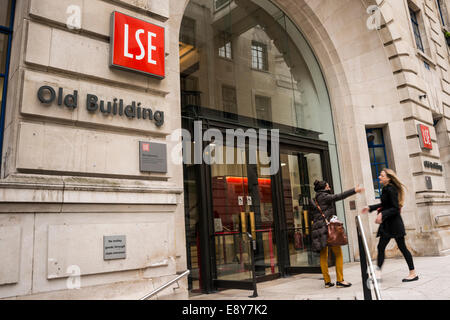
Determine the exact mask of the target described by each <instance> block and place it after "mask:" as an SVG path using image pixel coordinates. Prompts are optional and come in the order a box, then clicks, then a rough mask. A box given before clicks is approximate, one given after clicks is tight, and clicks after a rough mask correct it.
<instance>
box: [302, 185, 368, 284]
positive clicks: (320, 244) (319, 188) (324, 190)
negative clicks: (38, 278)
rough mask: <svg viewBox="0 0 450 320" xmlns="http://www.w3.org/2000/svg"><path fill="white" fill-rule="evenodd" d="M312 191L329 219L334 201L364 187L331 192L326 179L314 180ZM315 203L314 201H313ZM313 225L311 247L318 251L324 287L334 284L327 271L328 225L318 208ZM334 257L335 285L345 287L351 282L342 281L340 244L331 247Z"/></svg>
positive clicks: (333, 208) (342, 270)
mask: <svg viewBox="0 0 450 320" xmlns="http://www.w3.org/2000/svg"><path fill="white" fill-rule="evenodd" d="M314 191H316V198H315V201H316V202H317V204H318V205H319V206H320V208H321V211H322V212H323V215H325V218H326V219H327V220H328V221H329V220H330V219H331V218H332V217H333V216H335V215H336V206H335V202H336V201H339V200H343V199H345V198H347V197H350V196H352V195H354V194H355V193H360V192H363V191H364V188H360V187H355V188H353V189H351V190H348V191H345V192H343V193H341V194H333V193H332V192H331V188H330V186H329V184H328V183H327V182H326V181H317V180H316V181H315V182H314ZM313 205H315V203H313ZM312 218H313V221H314V223H313V225H312V228H311V236H312V249H313V250H314V251H315V252H320V268H321V270H322V274H323V279H324V281H325V288H330V287H333V286H334V283H332V282H331V278H330V274H329V273H328V248H329V247H328V246H327V240H328V227H327V223H326V221H325V219H324V217H323V216H322V213H321V212H320V211H319V210H315V211H314V212H313V217H312ZM331 250H332V251H333V253H334V255H335V257H336V287H337V288H347V287H350V286H351V285H352V284H351V283H349V282H347V281H344V258H343V256H342V249H341V247H340V246H338V247H331Z"/></svg>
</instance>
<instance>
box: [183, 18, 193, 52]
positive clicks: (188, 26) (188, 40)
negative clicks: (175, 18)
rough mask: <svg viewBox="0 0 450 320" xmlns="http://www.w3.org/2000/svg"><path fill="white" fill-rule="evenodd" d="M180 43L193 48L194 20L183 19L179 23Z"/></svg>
mask: <svg viewBox="0 0 450 320" xmlns="http://www.w3.org/2000/svg"><path fill="white" fill-rule="evenodd" d="M180 42H182V43H183V44H185V45H191V46H194V47H195V20H194V19H191V18H187V17H184V18H183V21H181V33H180Z"/></svg>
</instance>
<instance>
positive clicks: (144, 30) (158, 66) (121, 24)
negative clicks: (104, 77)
mask: <svg viewBox="0 0 450 320" xmlns="http://www.w3.org/2000/svg"><path fill="white" fill-rule="evenodd" d="M111 51H112V52H111V66H113V67H118V68H122V69H127V70H133V71H137V72H141V73H145V74H148V75H151V76H154V77H156V78H159V79H163V78H164V77H165V63H164V61H165V50H164V28H163V27H160V26H157V25H154V24H152V23H149V22H146V21H143V20H140V19H137V18H133V17H130V16H127V15H125V14H123V13H120V12H117V11H114V12H113V14H112V34H111Z"/></svg>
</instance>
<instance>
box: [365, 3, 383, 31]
mask: <svg viewBox="0 0 450 320" xmlns="http://www.w3.org/2000/svg"><path fill="white" fill-rule="evenodd" d="M367 14H369V15H370V17H369V18H368V19H367V22H366V25H367V28H368V29H369V30H380V29H381V10H380V7H378V6H376V5H372V6H369V7H368V8H367Z"/></svg>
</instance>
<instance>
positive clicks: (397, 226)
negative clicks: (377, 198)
mask: <svg viewBox="0 0 450 320" xmlns="http://www.w3.org/2000/svg"><path fill="white" fill-rule="evenodd" d="M379 208H381V213H382V215H383V218H382V223H381V224H380V227H379V228H378V232H377V237H382V238H397V237H404V236H405V235H406V232H405V226H404V224H403V219H402V216H401V215H400V205H399V203H398V190H397V188H396V187H395V186H394V185H392V184H388V185H387V186H385V187H383V190H382V192H381V203H379V204H375V205H373V206H369V210H370V212H372V211H375V210H377V209H379Z"/></svg>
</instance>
